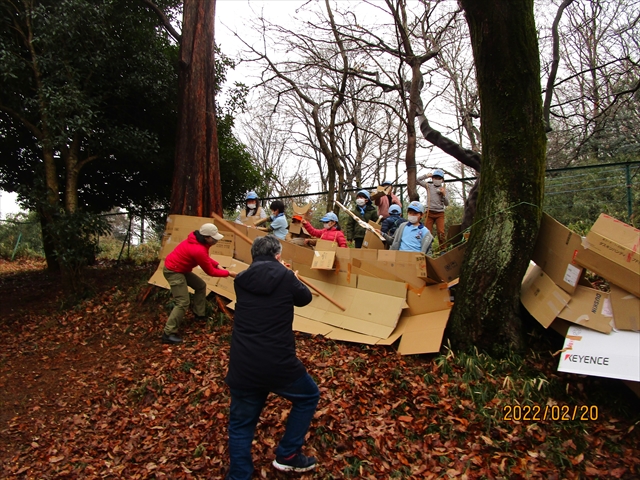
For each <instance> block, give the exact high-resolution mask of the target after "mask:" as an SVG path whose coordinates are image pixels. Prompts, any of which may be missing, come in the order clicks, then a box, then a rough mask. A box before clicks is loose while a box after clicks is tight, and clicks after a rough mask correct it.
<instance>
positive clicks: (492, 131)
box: [448, 0, 546, 354]
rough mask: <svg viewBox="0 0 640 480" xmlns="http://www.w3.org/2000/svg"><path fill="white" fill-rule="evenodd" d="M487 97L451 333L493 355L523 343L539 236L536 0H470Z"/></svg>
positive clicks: (541, 149)
mask: <svg viewBox="0 0 640 480" xmlns="http://www.w3.org/2000/svg"><path fill="white" fill-rule="evenodd" d="M460 3H461V5H462V7H463V9H464V10H465V13H466V18H467V23H468V24H469V30H470V32H471V43H472V46H473V54H474V59H475V65H476V75H477V80H478V90H479V94H480V105H481V134H482V182H480V193H479V197H478V210H477V214H476V217H475V221H476V223H475V225H474V226H473V228H472V230H471V236H470V239H469V244H468V246H467V252H466V256H465V260H464V263H463V266H462V272H461V277H460V283H459V285H458V290H457V294H456V299H455V300H456V301H455V305H454V307H453V310H452V312H451V317H450V322H449V331H448V335H449V337H450V339H451V340H452V345H454V347H456V348H459V349H466V348H469V347H471V346H477V347H478V348H480V349H482V350H485V351H489V352H491V353H493V354H500V353H504V352H505V351H506V350H507V349H509V348H515V349H518V348H520V347H522V346H523V335H522V333H523V332H522V325H521V320H520V317H519V312H520V280H521V279H522V277H523V275H524V273H525V271H526V268H527V265H528V263H529V259H530V258H531V253H532V250H533V247H534V244H535V240H536V236H537V233H538V228H539V225H540V218H541V214H542V210H541V205H542V197H543V188H544V165H545V148H546V138H545V133H544V123H543V116H542V96H541V89H540V60H539V51H538V43H537V35H536V28H535V21H534V16H533V0H525V1H521V2H512V1H510V0H461V1H460Z"/></svg>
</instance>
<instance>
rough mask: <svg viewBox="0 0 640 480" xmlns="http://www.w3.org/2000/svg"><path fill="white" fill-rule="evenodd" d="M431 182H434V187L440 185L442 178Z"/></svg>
mask: <svg viewBox="0 0 640 480" xmlns="http://www.w3.org/2000/svg"><path fill="white" fill-rule="evenodd" d="M433 184H434V185H435V186H436V187H439V186H440V185H442V180H434V181H433Z"/></svg>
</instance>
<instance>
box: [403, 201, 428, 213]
mask: <svg viewBox="0 0 640 480" xmlns="http://www.w3.org/2000/svg"><path fill="white" fill-rule="evenodd" d="M407 210H413V211H414V212H419V213H424V206H423V205H422V204H421V203H420V202H411V203H410V204H409V206H408V207H407Z"/></svg>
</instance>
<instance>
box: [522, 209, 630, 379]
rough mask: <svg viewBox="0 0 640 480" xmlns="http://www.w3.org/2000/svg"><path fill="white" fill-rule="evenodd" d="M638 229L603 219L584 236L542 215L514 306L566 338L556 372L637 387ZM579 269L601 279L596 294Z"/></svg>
mask: <svg viewBox="0 0 640 480" xmlns="http://www.w3.org/2000/svg"><path fill="white" fill-rule="evenodd" d="M639 250H640V230H637V229H635V228H633V227H631V226H630V225H627V224H625V223H623V222H620V221H618V220H615V219H614V218H612V217H610V216H608V215H605V214H602V215H600V217H599V218H598V220H597V221H596V223H595V224H594V225H593V227H592V229H591V231H590V232H589V233H588V234H587V236H586V237H585V238H581V237H580V236H579V235H577V234H576V233H574V232H571V231H570V230H569V229H567V228H566V227H564V226H563V225H561V224H560V223H558V222H557V221H555V220H554V219H553V218H551V217H550V216H548V215H546V214H545V215H544V217H543V219H542V224H541V227H540V232H539V234H538V240H537V244H536V248H535V252H534V255H533V261H534V262H535V265H532V266H531V267H530V268H529V270H528V271H527V274H526V275H525V277H524V279H523V282H522V291H521V300H522V303H523V305H524V306H525V307H526V308H527V310H528V311H529V313H531V315H532V316H533V317H534V318H535V319H536V320H538V322H540V323H541V324H542V325H543V326H544V327H545V328H547V327H549V326H551V327H552V328H554V329H555V330H557V331H558V332H560V333H561V334H563V335H564V336H565V345H564V349H563V352H562V354H561V357H560V363H559V366H558V370H559V371H562V372H569V373H578V374H585V375H596V376H602V377H609V378H618V379H622V380H628V381H632V382H640V331H639V330H640V300H639V299H638V297H639V296H640V256H639V253H638V252H639ZM585 269H588V270H590V271H591V272H593V273H596V274H598V275H600V276H601V277H603V278H604V279H606V280H607V281H608V283H609V284H610V285H611V292H610V293H608V292H603V291H600V290H596V289H594V288H592V287H591V285H589V282H588V281H587V280H586V279H585V278H584V272H585Z"/></svg>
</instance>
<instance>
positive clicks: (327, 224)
mask: <svg viewBox="0 0 640 480" xmlns="http://www.w3.org/2000/svg"><path fill="white" fill-rule="evenodd" d="M322 228H324V229H325V230H329V229H330V228H331V224H330V223H329V222H327V223H323V224H322Z"/></svg>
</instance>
